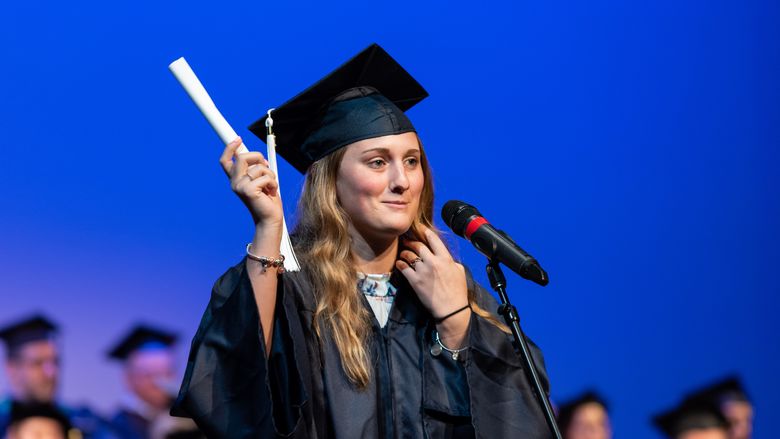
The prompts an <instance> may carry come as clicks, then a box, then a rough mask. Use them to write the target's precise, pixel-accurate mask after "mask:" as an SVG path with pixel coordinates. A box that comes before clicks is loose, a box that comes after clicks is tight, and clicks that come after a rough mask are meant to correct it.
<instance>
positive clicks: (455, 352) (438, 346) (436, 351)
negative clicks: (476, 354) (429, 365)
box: [431, 331, 469, 360]
mask: <svg viewBox="0 0 780 439" xmlns="http://www.w3.org/2000/svg"><path fill="white" fill-rule="evenodd" d="M433 341H434V342H435V343H434V344H433V346H431V355H433V356H434V357H438V356H439V355H440V354H441V351H442V350H445V351H447V352H449V353H450V355H452V359H453V360H457V359H458V357H459V356H460V353H461V352H463V351H465V350H466V349H468V348H469V347H468V346H464V347H462V348H460V349H450V348H448V347H447V346H444V344H443V343H442V342H441V338H440V337H439V331H433Z"/></svg>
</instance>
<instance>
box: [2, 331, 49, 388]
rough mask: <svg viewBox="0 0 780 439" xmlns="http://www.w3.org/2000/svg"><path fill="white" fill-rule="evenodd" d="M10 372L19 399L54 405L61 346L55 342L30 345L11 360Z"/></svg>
mask: <svg viewBox="0 0 780 439" xmlns="http://www.w3.org/2000/svg"><path fill="white" fill-rule="evenodd" d="M6 373H7V375H8V382H9V385H10V387H11V393H12V395H13V397H14V398H15V399H17V400H19V401H37V402H52V401H53V400H54V397H55V395H56V393H57V382H58V380H59V375H60V358H59V352H58V349H57V345H56V344H55V343H54V341H51V340H37V341H32V342H29V343H26V344H25V345H24V346H22V347H20V348H18V349H17V350H16V352H15V353H14V354H13V355H12V356H10V357H9V358H8V360H7V361H6Z"/></svg>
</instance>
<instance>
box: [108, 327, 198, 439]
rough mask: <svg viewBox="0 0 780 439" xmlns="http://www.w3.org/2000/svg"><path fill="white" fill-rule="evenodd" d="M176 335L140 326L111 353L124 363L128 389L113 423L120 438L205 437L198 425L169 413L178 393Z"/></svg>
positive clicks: (111, 355) (164, 438)
mask: <svg viewBox="0 0 780 439" xmlns="http://www.w3.org/2000/svg"><path fill="white" fill-rule="evenodd" d="M176 339H177V337H176V335H175V334H173V333H170V332H166V331H163V330H161V329H158V328H152V327H149V326H143V325H138V326H136V327H134V328H133V329H132V330H131V331H130V333H129V334H127V335H126V336H125V337H123V338H122V339H121V340H120V341H119V342H118V343H117V344H116V346H115V347H114V348H113V349H112V350H111V352H109V357H110V358H112V359H115V360H119V361H121V362H122V365H123V367H124V370H123V372H124V380H125V385H126V386H127V390H128V392H127V393H126V394H125V395H124V397H123V398H122V401H121V403H120V408H119V409H118V410H117V412H116V414H115V415H114V416H113V417H112V419H111V425H112V427H113V429H114V431H115V432H116V434H117V435H118V436H119V437H120V438H121V439H166V438H169V437H174V436H175V437H179V436H176V435H177V434H185V433H187V434H190V433H192V435H190V436H181V437H202V436H200V435H199V433H198V432H197V427H195V424H194V423H193V422H192V421H190V420H188V419H182V418H173V417H171V416H170V415H168V411H169V410H170V408H171V403H172V402H173V398H174V395H175V392H176V390H177V389H176V387H177V383H176V381H175V380H176V371H175V368H174V355H173V349H172V348H173V345H174V344H175V343H176Z"/></svg>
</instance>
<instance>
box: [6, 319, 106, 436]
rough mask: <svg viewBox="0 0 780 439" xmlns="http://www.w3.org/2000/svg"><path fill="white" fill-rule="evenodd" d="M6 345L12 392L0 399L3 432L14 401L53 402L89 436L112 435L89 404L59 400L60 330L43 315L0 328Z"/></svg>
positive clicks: (80, 432) (80, 431)
mask: <svg viewBox="0 0 780 439" xmlns="http://www.w3.org/2000/svg"><path fill="white" fill-rule="evenodd" d="M0 339H2V340H3V342H4V343H5V347H6V359H5V372H6V375H7V376H8V384H9V386H10V391H11V394H10V395H9V396H8V397H7V398H6V399H5V400H3V401H2V402H0V431H4V430H5V428H6V426H7V425H8V423H9V420H10V416H11V413H10V412H11V407H12V406H13V403H14V402H19V403H42V404H53V405H55V406H57V408H58V409H59V410H60V411H61V412H63V413H64V414H65V416H66V417H67V418H68V419H69V421H70V423H71V424H72V425H73V426H74V427H75V429H77V430H79V434H80V435H83V437H85V438H87V439H105V438H111V437H112V436H111V434H110V432H109V430H108V428H107V426H106V423H105V421H103V420H102V419H101V418H100V417H99V416H97V415H96V414H95V413H94V412H92V410H90V409H89V408H87V407H80V408H73V407H66V406H64V405H62V404H59V403H57V402H56V395H57V388H58V384H59V377H60V349H59V344H58V339H59V332H58V330H57V326H56V325H55V324H54V323H52V322H51V321H50V320H49V319H47V318H46V317H44V316H42V315H35V316H32V317H29V318H26V319H23V320H21V321H18V322H15V323H12V324H10V325H7V326H6V327H4V328H2V329H0Z"/></svg>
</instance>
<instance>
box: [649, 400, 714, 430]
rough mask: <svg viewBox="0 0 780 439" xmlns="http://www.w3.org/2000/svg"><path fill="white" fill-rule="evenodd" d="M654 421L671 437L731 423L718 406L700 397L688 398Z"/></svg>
mask: <svg viewBox="0 0 780 439" xmlns="http://www.w3.org/2000/svg"><path fill="white" fill-rule="evenodd" d="M653 423H654V424H655V425H656V427H658V428H659V429H660V430H661V431H662V432H664V433H665V434H666V435H667V436H669V437H670V438H676V437H677V436H679V435H681V434H682V433H685V432H687V431H691V430H706V429H713V428H717V429H722V430H723V431H724V432H725V431H728V427H729V423H728V421H727V420H726V418H725V417H724V416H723V415H722V414H721V412H720V410H719V409H718V406H716V405H715V404H712V403H709V402H707V401H702V400H699V399H690V398H689V399H686V400H685V401H683V403H682V404H680V405H679V406H678V407H676V408H674V409H671V410H668V411H666V412H663V413H661V414H658V415H656V416H655V417H653Z"/></svg>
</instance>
